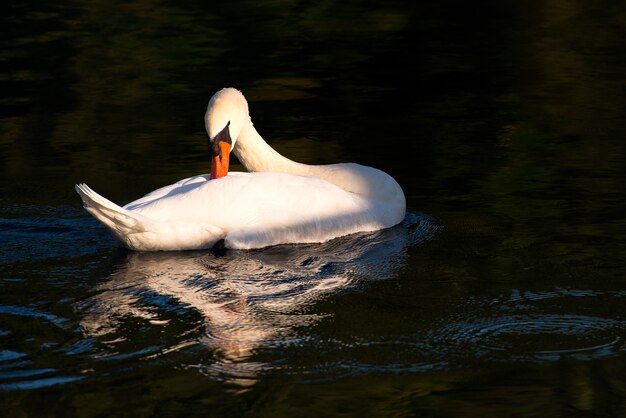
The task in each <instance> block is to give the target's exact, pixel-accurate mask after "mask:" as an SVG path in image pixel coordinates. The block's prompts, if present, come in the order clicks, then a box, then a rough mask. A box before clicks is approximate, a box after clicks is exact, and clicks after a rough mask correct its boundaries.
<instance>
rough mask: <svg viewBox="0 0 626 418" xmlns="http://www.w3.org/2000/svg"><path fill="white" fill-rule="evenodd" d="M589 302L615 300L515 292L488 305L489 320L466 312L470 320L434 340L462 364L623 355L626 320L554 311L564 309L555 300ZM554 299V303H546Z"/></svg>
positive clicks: (456, 323) (460, 321)
mask: <svg viewBox="0 0 626 418" xmlns="http://www.w3.org/2000/svg"><path fill="white" fill-rule="evenodd" d="M584 297H587V298H592V299H593V300H594V301H595V299H596V298H598V297H613V296H612V295H611V294H602V293H601V292H587V291H582V290H574V291H570V290H568V291H565V290H563V289H557V290H555V291H547V292H526V293H525V294H524V295H521V294H519V293H517V292H514V294H513V296H512V297H511V298H510V299H508V300H501V299H498V301H497V302H498V303H496V301H493V300H492V301H485V303H484V305H485V306H490V307H491V309H490V310H489V315H488V316H480V313H483V314H484V313H485V310H481V309H477V310H474V311H466V312H465V315H466V316H465V317H464V318H462V319H457V320H452V321H450V322H449V323H448V324H446V325H444V326H442V327H441V328H440V329H438V330H435V331H433V332H432V335H431V337H432V341H433V343H434V344H435V345H438V346H441V347H449V349H448V354H449V355H450V356H451V357H453V358H457V359H460V360H463V359H466V358H468V357H475V358H478V359H481V360H486V361H534V362H543V361H556V360H560V359H563V358H573V359H578V360H591V359H597V358H604V357H612V356H617V355H619V353H620V352H621V351H624V350H625V348H624V340H623V335H624V333H625V332H626V321H623V320H620V319H615V318H607V317H601V316H587V315H575V314H570V313H556V312H549V311H550V310H552V311H558V310H559V308H558V305H557V304H556V303H555V302H556V301H555V300H554V299H555V298H558V299H560V300H561V302H562V300H563V299H569V298H584ZM548 299H550V302H551V304H546V302H545V301H546V300H548ZM473 304H476V301H473ZM512 306H513V309H512ZM494 307H495V308H494ZM515 307H517V308H518V309H515ZM511 311H513V312H514V313H511ZM546 311H548V312H546Z"/></svg>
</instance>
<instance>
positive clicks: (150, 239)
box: [76, 88, 406, 251]
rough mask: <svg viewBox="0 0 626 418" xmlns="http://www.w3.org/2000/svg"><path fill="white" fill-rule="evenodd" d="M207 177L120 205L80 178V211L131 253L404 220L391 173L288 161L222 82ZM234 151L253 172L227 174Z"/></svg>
mask: <svg viewBox="0 0 626 418" xmlns="http://www.w3.org/2000/svg"><path fill="white" fill-rule="evenodd" d="M205 123H206V130H207V133H208V135H209V147H210V149H211V153H212V164H211V175H209V174H203V175H199V176H195V177H190V178H187V179H184V180H181V181H179V182H177V183H174V184H172V185H169V186H165V187H162V188H160V189H158V190H155V191H153V192H151V193H149V194H147V195H146V196H144V197H142V198H140V199H138V200H135V201H134V202H131V203H129V204H127V205H126V206H124V207H123V208H122V207H120V206H118V205H116V204H115V203H113V202H111V201H109V200H107V199H105V198H104V197H102V196H100V195H98V194H97V193H96V192H94V191H93V190H92V189H90V188H89V187H88V186H87V185H85V184H79V185H76V191H77V192H78V194H79V195H80V197H81V198H82V200H83V204H84V207H85V209H87V211H88V212H89V213H91V214H92V215H93V216H94V217H95V218H96V219H98V220H99V221H100V222H102V223H103V224H104V225H105V226H106V227H107V228H108V229H109V230H110V231H111V232H112V233H113V235H114V236H115V237H116V238H117V239H118V240H119V241H120V243H121V244H122V245H123V246H125V247H127V248H129V249H132V250H139V251H155V250H191V249H205V248H211V247H213V246H214V245H215V244H216V243H217V242H220V243H223V244H224V246H225V247H226V248H233V249H251V248H261V247H265V246H270V245H277V244H291V243H315V242H324V241H327V240H329V239H332V238H336V237H339V236H343V235H348V234H352V233H355V232H365V231H374V230H378V229H383V228H388V227H391V226H394V225H396V224H398V223H400V222H401V221H402V220H403V219H404V215H405V209H406V202H405V197H404V193H403V192H402V189H401V188H400V186H399V185H398V183H397V182H396V181H395V180H394V179H393V178H392V177H391V176H389V175H388V174H386V173H384V172H382V171H380V170H378V169H375V168H371V167H366V166H362V165H359V164H352V163H344V164H330V165H307V164H301V163H297V162H295V161H291V160H289V159H288V158H285V157H283V156H282V155H280V154H279V153H278V152H276V151H275V150H274V149H273V148H271V147H270V146H269V145H268V144H267V143H266V142H265V141H264V140H263V138H261V136H260V135H259V134H258V132H257V131H256V129H255V128H254V126H253V125H252V120H251V119H250V116H249V113H248V103H247V102H246V99H245V98H244V96H243V94H241V92H239V91H238V90H236V89H233V88H225V89H222V90H220V91H218V92H217V93H215V95H214V96H213V97H212V98H211V100H210V101H209V105H208V108H207V111H206V115H205ZM231 149H232V150H233V152H234V153H235V155H236V156H237V157H238V158H239V160H240V161H241V162H242V163H243V165H244V166H245V167H246V168H247V169H248V170H250V171H252V173H239V172H233V173H228V157H229V153H230V151H231Z"/></svg>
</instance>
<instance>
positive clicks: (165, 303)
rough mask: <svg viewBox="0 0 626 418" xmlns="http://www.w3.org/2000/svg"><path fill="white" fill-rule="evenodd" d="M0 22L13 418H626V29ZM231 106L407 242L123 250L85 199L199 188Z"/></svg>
mask: <svg viewBox="0 0 626 418" xmlns="http://www.w3.org/2000/svg"><path fill="white" fill-rule="evenodd" d="M0 10H1V12H2V13H0V16H2V17H0V23H2V24H1V25H0V27H1V28H2V29H0V31H1V32H2V34H3V36H2V38H0V86H1V87H2V92H3V94H2V96H1V97H0V240H1V243H2V250H1V251H0V406H1V407H2V410H3V411H4V413H5V415H7V416H9V417H23V416H37V417H39V416H62V417H71V416H80V417H90V416H176V415H181V416H194V415H200V416H271V417H280V416H286V417H293V416H315V417H318V416H381V417H387V416H399V417H404V416H437V417H439V416H468V417H471V416H512V417H527V416H537V417H539V416H542V417H554V416H574V417H575V416H585V417H590V416H598V417H611V416H616V417H617V416H623V415H624V414H625V413H626V411H625V410H626V405H625V403H624V399H626V393H625V391H624V387H625V386H624V377H623V376H624V375H625V373H626V342H625V341H626V340H625V338H626V309H625V308H624V306H625V302H626V282H625V281H624V277H625V276H626V274H625V273H626V262H625V261H624V260H625V259H626V220H625V218H624V214H625V213H626V198H625V197H624V186H623V184H624V180H625V179H626V142H625V141H624V138H626V117H625V115H626V113H625V112H626V91H625V90H624V86H625V85H626V82H625V81H626V80H625V77H626V76H625V73H624V71H623V69H624V68H626V53H625V52H624V51H626V41H625V40H626V33H625V32H626V29H625V28H626V25H624V23H625V22H626V8H625V7H624V6H623V5H622V3H620V2H603V3H602V4H599V3H597V2H592V1H578V2H574V1H569V0H549V1H533V2H524V3H523V4H522V3H520V2H512V1H504V2H502V1H498V2H495V1H485V2H481V3H480V4H475V3H468V4H467V5H463V6H461V5H459V4H458V2H449V1H444V2H437V3H436V4H434V3H433V4H430V5H424V4H415V3H414V2H402V1H392V2H356V1H348V2H342V3H337V4H329V3H324V2H281V1H279V2H276V1H274V2H267V1H266V2H247V1H238V2H235V3H230V4H229V5H219V7H218V6H216V5H211V4H204V3H203V2H188V3H186V4H185V5H180V4H175V3H173V2H162V1H151V0H149V1H135V2H131V3H123V2H122V3H114V4H112V3H106V4H105V3H98V2H81V1H61V2H56V3H54V4H52V3H50V4H38V3H37V2H21V3H20V2H17V3H16V2H13V3H12V4H6V5H2V6H0ZM224 86H235V87H238V88H240V89H241V90H242V91H243V92H244V93H245V94H246V96H247V97H248V99H249V101H250V107H251V113H252V118H253V120H254V123H255V126H256V128H257V129H258V130H259V132H260V133H261V134H262V135H263V136H264V137H265V138H266V139H267V140H268V142H269V143H270V144H271V145H272V146H273V147H275V148H276V149H277V150H278V151H279V152H281V153H283V154H285V155H287V156H289V157H290V158H293V159H296V160H298V161H302V162H305V163H310V164H324V163H331V162H339V161H353V162H359V163H363V164H368V165H373V166H376V167H379V168H381V169H383V170H385V171H387V172H389V173H390V174H392V175H393V176H394V177H395V178H396V179H397V180H398V182H399V183H400V184H401V186H402V187H403V189H404V191H405V194H406V195H407V201H408V215H407V218H406V220H405V222H403V223H402V224H401V225H399V226H397V227H395V228H392V229H389V230H386V231H380V232H377V233H373V234H359V235H356V236H351V237H344V238H341V239H337V240H333V241H331V242H328V243H324V244H322V245H302V246H278V247H274V248H267V249H263V250H256V251H247V252H246V251H229V252H227V253H226V254H225V255H223V256H216V255H214V254H211V253H209V252H180V253H167V252H165V253H149V254H143V253H134V252H128V251H125V250H122V249H120V248H118V246H117V245H116V243H115V242H114V240H113V239H112V238H111V237H110V236H109V235H108V233H107V232H106V230H105V229H104V228H103V227H102V226H101V225H100V224H98V223H97V222H96V221H95V220H93V219H92V218H91V217H89V215H88V214H87V213H86V212H85V211H84V210H82V208H81V207H80V199H79V198H78V196H76V195H75V193H74V190H73V185H74V184H75V183H78V182H86V183H88V184H89V185H90V186H92V187H94V188H96V189H97V190H98V191H99V192H101V193H102V194H103V195H105V196H107V197H109V198H110V199H112V200H114V201H116V202H118V203H126V202H128V201H131V200H133V199H135V198H137V197H139V196H141V195H143V194H145V193H147V192H149V191H151V190H153V189H155V188H157V187H160V186H162V185H164V184H170V183H172V182H174V181H177V180H179V179H181V178H185V177H189V176H191V175H195V174H199V173H205V172H207V171H208V165H209V161H208V155H207V151H206V136H205V133H204V126H203V121H202V116H203V114H204V110H205V108H206V103H207V101H208V99H209V98H210V96H211V95H212V94H213V93H214V92H215V91H216V90H218V89H220V88H222V87H224ZM234 169H241V166H238V165H237V164H235V167H234Z"/></svg>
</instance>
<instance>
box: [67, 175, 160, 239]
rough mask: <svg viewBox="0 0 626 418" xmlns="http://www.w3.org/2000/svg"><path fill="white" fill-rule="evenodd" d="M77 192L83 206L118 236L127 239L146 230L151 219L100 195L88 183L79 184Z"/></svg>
mask: <svg viewBox="0 0 626 418" xmlns="http://www.w3.org/2000/svg"><path fill="white" fill-rule="evenodd" d="M76 192H78V194H79V195H80V197H81V199H83V206H84V207H85V209H87V211H88V212H89V213H91V214H92V215H93V216H94V217H95V218H96V219H98V220H99V221H100V222H102V223H103V224H104V225H105V226H107V227H108V228H109V229H110V230H111V231H112V232H113V234H115V236H116V237H118V238H119V239H121V240H122V241H126V240H127V237H128V235H130V234H137V233H141V232H146V231H147V230H148V227H149V225H148V224H149V221H148V220H147V219H143V218H145V217H144V216H141V215H140V214H137V213H132V212H130V211H128V210H126V209H124V208H122V207H120V206H118V205H116V204H115V203H113V202H111V201H110V200H109V199H107V198H105V197H102V196H100V195H99V194H98V193H96V192H95V191H93V190H92V189H91V188H90V187H89V186H87V185H86V184H77V185H76Z"/></svg>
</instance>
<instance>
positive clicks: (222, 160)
mask: <svg viewBox="0 0 626 418" xmlns="http://www.w3.org/2000/svg"><path fill="white" fill-rule="evenodd" d="M218 146H219V147H220V150H221V155H214V156H213V157H211V180H215V179H219V178H220V177H224V176H226V175H227V174H228V161H229V157H230V144H229V143H228V142H225V141H220V142H219V143H218Z"/></svg>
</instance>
